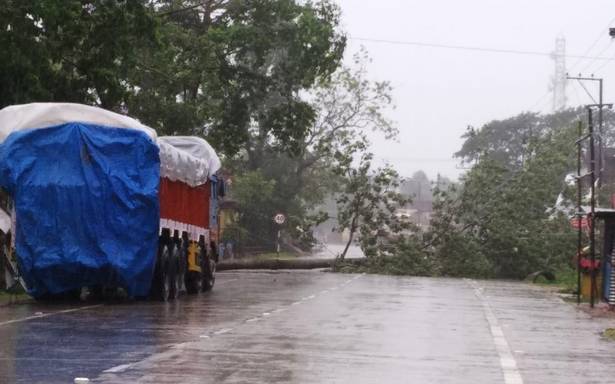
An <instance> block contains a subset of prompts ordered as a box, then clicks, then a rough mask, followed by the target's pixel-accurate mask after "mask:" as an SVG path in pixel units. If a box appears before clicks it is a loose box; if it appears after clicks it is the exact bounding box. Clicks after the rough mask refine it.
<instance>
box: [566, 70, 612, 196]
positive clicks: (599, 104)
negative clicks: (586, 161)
mask: <svg viewBox="0 0 615 384" xmlns="http://www.w3.org/2000/svg"><path fill="white" fill-rule="evenodd" d="M566 79H567V80H576V81H578V82H579V84H580V85H581V87H583V89H584V90H585V92H586V93H587V94H588V96H589V97H590V99H592V100H593V101H594V103H595V104H592V106H595V107H598V137H597V138H598V190H600V188H601V187H602V179H603V177H602V176H603V173H604V163H605V161H604V150H603V146H604V143H603V141H602V137H603V136H604V132H603V125H604V117H603V113H602V109H603V108H604V107H605V106H606V105H605V104H604V103H603V98H602V97H603V93H604V92H603V88H604V80H603V79H602V78H595V77H593V76H592V77H583V76H581V75H580V74H579V76H577V77H574V76H566ZM585 81H597V82H598V101H597V102H596V99H594V97H593V96H592V94H591V93H590V92H589V91H588V90H587V88H586V87H585V85H584V84H583V82H585Z"/></svg>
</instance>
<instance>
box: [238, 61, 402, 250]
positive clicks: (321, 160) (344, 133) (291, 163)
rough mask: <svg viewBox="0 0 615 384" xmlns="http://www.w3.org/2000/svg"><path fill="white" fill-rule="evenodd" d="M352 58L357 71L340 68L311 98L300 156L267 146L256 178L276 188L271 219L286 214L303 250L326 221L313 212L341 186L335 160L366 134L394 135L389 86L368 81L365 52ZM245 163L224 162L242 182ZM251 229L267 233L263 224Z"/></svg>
mask: <svg viewBox="0 0 615 384" xmlns="http://www.w3.org/2000/svg"><path fill="white" fill-rule="evenodd" d="M355 58H356V67H355V69H350V68H346V67H343V68H340V69H339V70H338V71H336V72H335V73H334V74H333V75H332V76H331V77H330V78H329V79H328V80H327V81H323V82H321V83H319V85H318V86H317V88H315V89H314V90H313V94H312V95H311V96H309V100H310V101H311V106H312V108H313V109H314V110H315V111H316V119H315V121H314V122H313V124H312V125H311V126H310V127H309V129H308V134H307V135H306V137H305V138H304V139H303V141H302V142H301V143H298V151H297V152H295V153H280V151H279V150H278V148H277V144H276V143H275V142H272V141H271V140H270V141H268V142H267V143H268V144H267V143H266V144H267V146H266V147H265V150H264V152H263V154H262V155H261V157H260V160H259V172H260V174H261V175H262V176H263V177H264V178H265V179H267V180H271V181H275V185H276V192H275V196H273V197H272V199H271V200H270V201H269V207H270V211H271V212H270V214H271V215H273V214H274V213H275V212H284V213H285V214H286V215H287V217H288V225H286V226H285V227H286V228H287V230H288V232H287V233H289V234H290V235H291V237H293V238H294V239H297V240H299V241H300V244H299V245H300V246H301V247H303V248H305V249H309V248H310V246H311V244H312V243H313V241H314V239H313V238H312V236H311V232H312V227H313V226H314V225H316V224H318V223H319V222H321V221H323V220H324V219H326V216H325V215H323V214H320V213H318V212H317V207H318V206H319V205H320V204H321V203H322V202H323V200H324V199H325V198H326V197H327V196H331V195H332V194H334V193H335V192H336V191H337V190H338V189H339V188H340V186H341V183H342V182H343V179H340V178H339V177H337V176H336V174H335V173H334V167H335V165H336V164H338V157H336V156H338V155H339V156H342V155H343V154H348V153H350V152H354V151H355V149H356V148H355V147H354V146H355V145H357V143H364V142H366V141H367V138H366V132H367V131H368V130H372V131H376V132H380V133H382V134H383V135H385V136H386V137H391V136H394V135H395V134H396V133H397V130H396V128H395V127H394V126H393V124H392V123H391V122H390V121H389V120H388V119H387V118H386V117H385V115H384V113H385V110H386V109H387V108H388V107H390V104H391V97H390V86H389V85H388V84H387V83H381V82H373V81H369V80H368V79H367V72H366V63H367V60H368V59H367V56H366V54H365V52H361V53H360V54H359V55H357V56H356V57H355ZM361 145H363V144H361ZM247 163H248V161H247V160H244V159H241V158H239V159H235V160H233V161H228V162H227V165H229V166H230V167H231V168H233V169H235V170H236V172H237V177H241V173H242V170H244V169H250V168H251V167H250V166H249V164H247ZM263 220H265V218H264V217H263ZM266 220H268V221H270V218H267V219H266ZM253 224H254V225H258V226H259V228H263V227H267V224H264V223H260V224H258V223H256V222H254V223H253ZM297 228H299V229H297ZM246 229H247V230H248V231H251V230H252V229H251V228H246ZM255 230H256V229H255ZM259 230H260V229H259ZM271 230H272V231H273V230H275V228H271ZM273 235H274V233H272V234H270V235H269V237H268V238H270V237H271V236H273Z"/></svg>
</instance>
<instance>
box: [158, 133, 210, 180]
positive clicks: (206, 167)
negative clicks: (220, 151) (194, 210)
mask: <svg viewBox="0 0 615 384" xmlns="http://www.w3.org/2000/svg"><path fill="white" fill-rule="evenodd" d="M158 147H159V148H160V176H162V177H166V178H168V179H170V180H179V181H183V182H184V183H187V184H189V185H191V186H197V185H201V184H205V183H206V182H207V179H208V178H209V176H210V175H213V174H214V173H216V171H218V169H220V165H221V164H220V158H218V155H217V154H216V151H215V150H214V149H213V148H212V147H211V145H209V143H208V142H207V141H205V140H204V139H202V138H200V137H195V136H160V137H158Z"/></svg>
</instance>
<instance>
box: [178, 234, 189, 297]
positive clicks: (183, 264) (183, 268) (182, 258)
mask: <svg viewBox="0 0 615 384" xmlns="http://www.w3.org/2000/svg"><path fill="white" fill-rule="evenodd" d="M178 247H179V252H178V257H179V269H178V271H179V274H178V275H179V276H178V278H179V291H180V292H184V291H187V288H186V278H187V277H186V274H187V273H188V272H187V271H188V242H187V241H184V240H182V241H181V243H179V244H178Z"/></svg>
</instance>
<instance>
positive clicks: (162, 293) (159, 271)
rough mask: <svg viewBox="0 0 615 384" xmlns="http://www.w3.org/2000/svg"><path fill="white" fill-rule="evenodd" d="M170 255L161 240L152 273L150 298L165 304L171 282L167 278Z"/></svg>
mask: <svg viewBox="0 0 615 384" xmlns="http://www.w3.org/2000/svg"><path fill="white" fill-rule="evenodd" d="M170 258H171V253H170V250H169V245H168V243H167V242H166V241H164V240H163V239H161V240H160V244H159V245H158V257H157V260H156V269H155V271H154V281H152V297H153V298H155V299H156V300H160V301H163V302H166V301H168V300H169V296H170V293H171V281H170V276H169V264H170V263H169V261H170Z"/></svg>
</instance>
